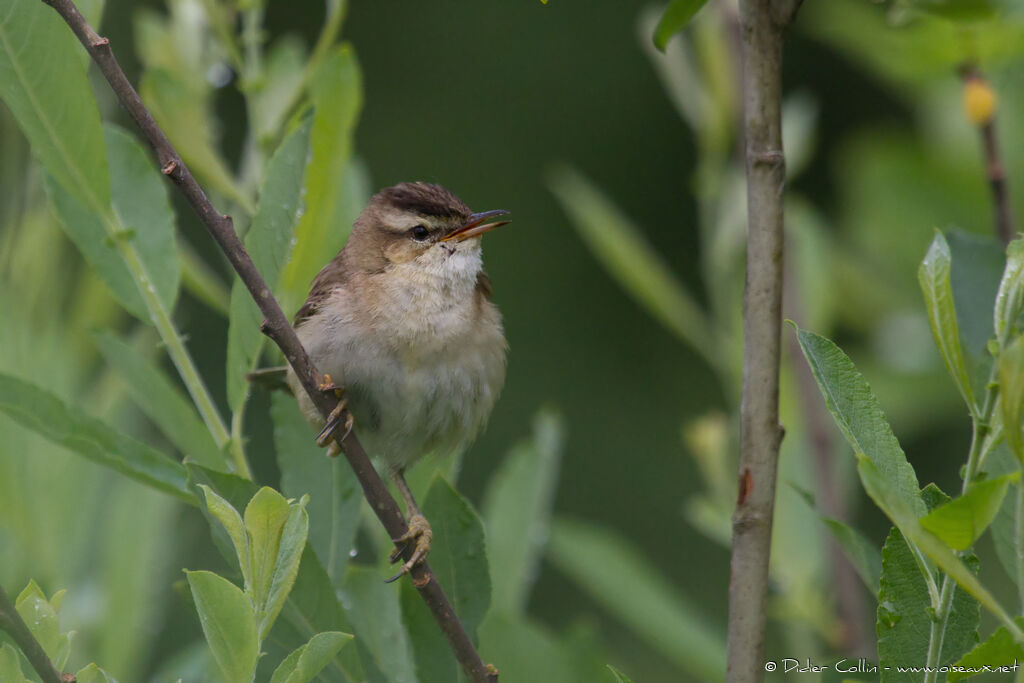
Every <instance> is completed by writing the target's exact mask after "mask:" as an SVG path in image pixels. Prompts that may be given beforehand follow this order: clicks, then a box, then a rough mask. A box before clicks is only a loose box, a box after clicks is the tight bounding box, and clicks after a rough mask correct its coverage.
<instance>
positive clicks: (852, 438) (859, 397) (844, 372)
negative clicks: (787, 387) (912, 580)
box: [797, 328, 927, 517]
mask: <svg viewBox="0 0 1024 683" xmlns="http://www.w3.org/2000/svg"><path fill="white" fill-rule="evenodd" d="M797 339H798V340H799V342H800V348H801V350H803V352H804V357H805V358H806V359H807V364H808V365H809V366H810V368H811V373H812V374H813V375H814V379H815V380H816V381H817V383H818V388H819V389H820V390H821V394H822V396H824V398H825V404H826V405H827V406H828V409H829V411H830V412H831V413H832V417H833V418H834V419H835V422H836V425H838V426H839V430H840V431H841V432H842V433H843V436H844V437H846V440H847V441H848V442H849V444H850V445H851V446H852V447H853V450H854V451H855V452H856V453H859V454H863V455H864V456H865V457H867V458H868V459H869V460H870V461H871V463H872V464H873V465H874V466H875V468H877V469H878V471H879V472H881V473H882V475H883V476H884V477H886V478H887V479H888V480H890V481H891V482H892V483H893V487H894V491H895V492H896V494H897V495H898V496H899V498H900V500H901V501H902V502H903V504H904V505H906V506H907V507H908V508H909V509H910V510H913V511H914V512H915V513H916V515H915V517H921V516H923V515H924V514H925V513H926V512H927V510H925V505H924V501H922V500H921V495H920V493H919V491H920V488H919V487H918V485H917V474H916V473H915V472H914V468H913V467H911V466H910V463H909V462H907V456H906V455H904V453H903V449H902V448H900V444H899V441H897V440H896V436H895V435H894V434H893V433H892V429H891V428H890V427H889V422H888V421H887V420H886V419H885V414H884V413H883V412H882V408H881V406H880V405H878V399H876V398H875V395H874V394H873V393H871V387H869V386H868V383H867V381H866V380H865V379H864V376H863V375H861V374H860V372H858V371H857V368H856V367H854V365H853V362H852V361H851V360H850V358H849V357H848V356H847V355H846V354H845V353H843V352H842V351H841V350H840V349H839V347H838V346H836V345H835V344H833V343H832V342H831V341H829V340H828V339H825V338H824V337H821V336H819V335H816V334H814V333H813V332H807V331H805V330H801V329H799V328H798V329H797Z"/></svg>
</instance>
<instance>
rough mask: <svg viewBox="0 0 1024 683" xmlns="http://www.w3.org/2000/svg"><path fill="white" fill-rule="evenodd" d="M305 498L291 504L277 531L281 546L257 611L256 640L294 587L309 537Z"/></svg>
mask: <svg viewBox="0 0 1024 683" xmlns="http://www.w3.org/2000/svg"><path fill="white" fill-rule="evenodd" d="M307 500H308V499H307V498H305V497H304V498H303V499H302V500H300V501H299V502H298V503H293V504H292V505H291V506H290V507H291V510H290V512H289V513H288V519H287V521H285V523H284V528H283V529H282V530H281V543H280V547H279V549H278V552H277V559H276V560H275V562H274V570H273V573H272V574H271V576H270V587H269V588H268V590H267V599H266V601H265V603H264V604H263V606H262V607H261V609H260V611H259V627H260V638H261V639H262V638H264V637H266V635H267V633H269V632H270V627H271V626H272V625H273V623H274V620H275V619H277V615H278V613H279V612H280V611H281V608H282V607H284V603H285V600H287V599H288V594H289V593H290V592H291V590H292V586H293V585H294V584H295V577H296V576H298V573H299V562H300V560H301V559H302V551H303V550H304V549H305V547H306V537H307V536H308V534H309V514H308V513H307V512H306V501H307Z"/></svg>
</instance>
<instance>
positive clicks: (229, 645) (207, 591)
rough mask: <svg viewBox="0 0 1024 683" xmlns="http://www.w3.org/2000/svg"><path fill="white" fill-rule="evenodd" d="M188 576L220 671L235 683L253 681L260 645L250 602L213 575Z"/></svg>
mask: <svg viewBox="0 0 1024 683" xmlns="http://www.w3.org/2000/svg"><path fill="white" fill-rule="evenodd" d="M185 575H186V576H187V577H188V585H189V587H190V588H191V589H192V598H193V600H194V601H195V606H196V611H197V612H198V613H199V623H200V624H201V625H202V627H203V635H205V636H206V642H207V643H208V644H209V646H210V650H211V651H212V652H213V658H214V660H215V661H216V662H217V667H218V668H219V669H220V671H221V673H223V674H224V677H225V679H226V680H228V681H231V682H232V683H236V682H237V683H248V682H249V681H252V678H253V675H254V674H255V672H256V661H257V659H258V658H259V642H258V641H257V638H256V619H255V617H254V616H253V612H252V604H251V603H250V602H249V599H248V598H247V597H246V596H245V594H244V593H242V591H241V589H239V588H238V587H237V586H235V584H233V583H231V582H230V581H228V580H227V579H225V578H222V577H220V576H217V575H216V574H214V573H213V572H207V571H197V572H190V571H186V572H185Z"/></svg>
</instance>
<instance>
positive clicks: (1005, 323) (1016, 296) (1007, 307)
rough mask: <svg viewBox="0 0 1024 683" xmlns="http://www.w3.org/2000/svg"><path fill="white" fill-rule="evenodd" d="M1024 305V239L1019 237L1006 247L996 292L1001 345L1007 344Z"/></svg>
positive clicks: (995, 314)
mask: <svg viewBox="0 0 1024 683" xmlns="http://www.w3.org/2000/svg"><path fill="white" fill-rule="evenodd" d="M1022 306H1024V239H1021V238H1018V239H1015V240H1014V241H1012V242H1010V244H1009V246H1007V247H1006V267H1005V268H1004V269H1003V277H1002V279H1001V280H1000V282H999V291H998V292H997V293H996V307H995V312H994V316H993V318H994V323H995V330H996V340H998V342H999V347H1000V348H1002V347H1004V346H1006V342H1007V341H1008V340H1009V338H1010V335H1011V334H1012V332H1013V326H1014V324H1015V323H1016V322H1017V317H1018V316H1019V315H1020V311H1021V307H1022Z"/></svg>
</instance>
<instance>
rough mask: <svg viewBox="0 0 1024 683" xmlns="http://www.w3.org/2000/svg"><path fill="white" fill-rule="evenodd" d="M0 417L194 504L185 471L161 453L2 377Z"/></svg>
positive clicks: (33, 388)
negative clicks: (13, 421)
mask: <svg viewBox="0 0 1024 683" xmlns="http://www.w3.org/2000/svg"><path fill="white" fill-rule="evenodd" d="M0 411H2V412H4V413H6V414H7V415H8V416H10V417H11V418H13V419H14V420H15V421H16V422H18V423H19V424H21V425H22V426H23V427H26V428H28V429H31V430H33V431H35V432H37V433H39V434H40V435H42V436H44V437H46V438H47V439H49V440H50V441H52V442H53V443H55V444H58V445H60V446H63V447H65V448H67V449H68V450H70V451H73V452H75V453H78V454H79V455H81V456H83V457H85V458H87V459H89V460H92V461H93V462H96V463H98V464H100V465H104V466H105V467H109V468H111V469H114V470H117V471H118V472H120V473H121V474H124V475H125V476H128V477H131V478H132V479H135V480H137V481H140V482H142V483H143V484H147V485H148V486H152V487H153V488H155V489H158V490H160V491H163V492H164V493H169V494H171V495H173V496H175V497H177V498H180V499H181V500H184V501H186V502H189V503H195V498H194V496H193V495H192V493H191V492H190V491H189V490H188V488H187V486H186V484H185V469H184V468H183V467H182V466H181V464H180V463H177V462H175V461H174V460H171V459H170V458H168V457H167V456H166V455H164V454H163V453H161V452H159V451H157V450H154V449H153V448H150V447H149V446H147V445H146V444H144V443H142V442H141V441H136V440H135V439H133V438H131V437H130V436H127V435H125V434H122V433H121V432H119V431H117V430H116V429H114V428H113V427H111V426H109V425H107V424H105V423H103V422H100V421H99V420H96V419H94V418H91V417H88V416H86V415H84V414H83V413H81V412H80V411H79V410H78V409H77V408H74V407H72V406H69V405H66V404H65V403H64V402H62V401H61V400H60V399H59V398H57V397H56V396H54V395H53V394H50V393H49V392H47V391H44V390H43V389H40V388H39V387H37V386H35V385H32V384H29V383H28V382H25V381H24V380H20V379H18V378H16V377H11V376H10V375H4V374H0Z"/></svg>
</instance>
